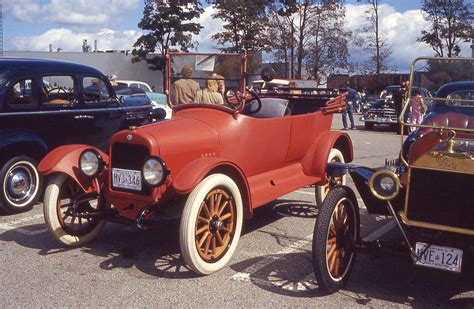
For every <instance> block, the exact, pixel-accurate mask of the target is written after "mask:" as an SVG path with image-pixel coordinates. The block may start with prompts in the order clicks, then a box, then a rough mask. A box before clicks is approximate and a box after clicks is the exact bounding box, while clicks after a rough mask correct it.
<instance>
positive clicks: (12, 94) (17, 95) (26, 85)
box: [6, 79, 33, 106]
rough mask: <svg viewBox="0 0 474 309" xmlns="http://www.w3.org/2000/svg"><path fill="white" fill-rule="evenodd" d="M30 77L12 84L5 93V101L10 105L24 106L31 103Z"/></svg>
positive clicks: (31, 83)
mask: <svg viewBox="0 0 474 309" xmlns="http://www.w3.org/2000/svg"><path fill="white" fill-rule="evenodd" d="M32 85H33V82H32V80H31V79H23V80H21V81H19V82H17V83H15V84H13V85H12V86H11V87H10V88H9V89H8V90H7V93H6V102H7V104H8V105H10V106H24V105H28V104H32V103H33V97H32V91H31V86H32Z"/></svg>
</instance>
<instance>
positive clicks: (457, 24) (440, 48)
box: [417, 0, 474, 57]
mask: <svg viewBox="0 0 474 309" xmlns="http://www.w3.org/2000/svg"><path fill="white" fill-rule="evenodd" d="M422 11H423V17H424V18H425V20H427V21H429V22H430V23H431V26H430V28H429V29H428V30H422V31H421V37H419V38H418V39H417V41H419V42H424V43H426V44H428V45H430V46H431V48H432V49H433V51H434V52H435V53H436V55H437V56H439V57H444V55H446V56H448V57H453V56H459V54H460V52H461V48H460V46H459V43H460V42H462V41H465V42H468V41H469V39H470V36H471V31H472V26H471V23H472V22H473V20H474V13H473V5H472V3H470V2H468V1H466V2H465V1H464V0H423V6H422Z"/></svg>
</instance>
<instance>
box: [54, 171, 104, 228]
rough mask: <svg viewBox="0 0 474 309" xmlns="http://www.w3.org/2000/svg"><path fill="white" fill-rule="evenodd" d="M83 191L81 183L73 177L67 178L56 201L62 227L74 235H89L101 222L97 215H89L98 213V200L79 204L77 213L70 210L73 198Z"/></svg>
mask: <svg viewBox="0 0 474 309" xmlns="http://www.w3.org/2000/svg"><path fill="white" fill-rule="evenodd" d="M81 193H83V190H82V188H81V187H80V186H79V184H77V183H76V182H75V181H74V180H73V179H72V178H67V179H66V181H65V183H64V185H63V186H62V187H61V189H60V190H59V197H58V199H57V203H56V213H57V215H58V220H59V224H60V225H61V228H62V229H63V230H64V231H65V232H66V233H68V234H70V235H74V236H83V235H87V234H88V233H90V232H91V231H92V230H93V229H94V228H95V227H96V226H97V224H98V223H99V222H100V219H99V218H98V217H97V216H88V214H91V213H97V212H98V211H99V209H98V204H99V203H98V201H97V200H92V201H88V202H83V203H81V204H79V205H78V207H77V213H76V214H73V213H71V212H70V210H69V207H70V206H71V204H72V201H73V199H74V198H75V197H77V196H78V195H80V194H81Z"/></svg>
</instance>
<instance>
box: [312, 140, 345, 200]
mask: <svg viewBox="0 0 474 309" xmlns="http://www.w3.org/2000/svg"><path fill="white" fill-rule="evenodd" d="M327 162H328V163H335V162H340V163H344V162H345V161H344V156H343V155H342V152H341V151H340V150H339V149H337V148H332V149H331V152H330V153H329V157H328V160H327ZM325 177H326V184H325V185H321V186H319V185H316V187H315V191H316V206H319V205H321V204H322V203H323V201H324V198H325V197H326V195H327V194H328V192H329V190H330V189H331V188H330V186H329V177H328V176H327V175H326V176H325ZM336 182H338V183H339V184H341V185H345V184H346V176H345V175H344V176H342V177H336Z"/></svg>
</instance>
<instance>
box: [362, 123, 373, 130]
mask: <svg viewBox="0 0 474 309" xmlns="http://www.w3.org/2000/svg"><path fill="white" fill-rule="evenodd" d="M364 127H365V129H366V130H370V131H372V130H373V129H374V124H373V123H371V122H364Z"/></svg>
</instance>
